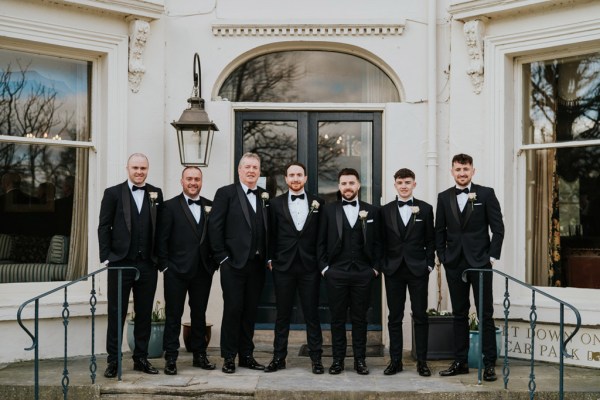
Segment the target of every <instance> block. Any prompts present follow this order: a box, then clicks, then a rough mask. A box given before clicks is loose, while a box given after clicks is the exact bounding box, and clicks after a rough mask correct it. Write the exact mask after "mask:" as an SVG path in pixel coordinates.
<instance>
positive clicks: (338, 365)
mask: <svg viewBox="0 0 600 400" xmlns="http://www.w3.org/2000/svg"><path fill="white" fill-rule="evenodd" d="M343 370H344V360H336V359H334V360H333V364H331V367H329V373H330V374H331V375H337V374H339V373H341V372H342V371H343Z"/></svg>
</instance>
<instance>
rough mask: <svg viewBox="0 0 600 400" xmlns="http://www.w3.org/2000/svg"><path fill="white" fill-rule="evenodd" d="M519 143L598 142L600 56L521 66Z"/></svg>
mask: <svg viewBox="0 0 600 400" xmlns="http://www.w3.org/2000/svg"><path fill="white" fill-rule="evenodd" d="M523 76H524V80H525V84H524V85H523V87H524V90H525V93H524V96H523V97H524V99H525V102H524V103H525V110H524V115H525V118H524V121H525V126H524V130H523V143H524V144H534V143H556V142H566V141H572V140H590V139H600V130H599V122H600V118H599V113H600V53H593V54H587V55H584V56H577V57H569V58H561V59H554V60H546V61H536V62H533V63H529V64H524V65H523Z"/></svg>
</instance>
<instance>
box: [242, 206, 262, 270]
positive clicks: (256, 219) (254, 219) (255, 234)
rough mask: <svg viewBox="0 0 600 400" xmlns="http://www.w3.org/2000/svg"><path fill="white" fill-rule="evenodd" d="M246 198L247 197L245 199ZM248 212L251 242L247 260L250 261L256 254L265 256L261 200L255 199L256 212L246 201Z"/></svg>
mask: <svg viewBox="0 0 600 400" xmlns="http://www.w3.org/2000/svg"><path fill="white" fill-rule="evenodd" d="M246 198H247V197H246ZM248 211H249V212H250V222H251V224H252V242H251V244H250V254H249V255H248V258H250V259H252V258H253V257H255V255H256V253H257V252H258V253H260V254H261V255H264V254H265V225H264V223H263V212H264V210H263V208H262V200H261V199H260V198H258V196H257V198H256V212H255V211H254V209H253V208H252V205H251V204H250V200H248Z"/></svg>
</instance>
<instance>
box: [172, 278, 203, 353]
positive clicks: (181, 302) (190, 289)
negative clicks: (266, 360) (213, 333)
mask: <svg viewBox="0 0 600 400" xmlns="http://www.w3.org/2000/svg"><path fill="white" fill-rule="evenodd" d="M211 284H212V275H211V274H209V273H208V272H206V270H205V269H204V268H202V267H200V268H199V270H198V272H197V273H196V275H195V276H194V277H193V278H189V277H186V276H183V275H181V274H178V273H176V272H175V271H172V270H171V269H167V270H166V271H165V273H164V289H165V302H166V305H165V313H166V317H167V320H166V322H165V334H164V336H163V348H164V350H165V359H166V360H177V356H178V355H179V346H180V343H179V333H180V332H181V316H182V315H183V309H184V307H185V298H186V296H188V295H189V299H188V304H189V306H190V320H191V334H190V346H191V351H192V352H193V353H194V355H197V354H202V353H206V346H207V344H206V307H207V305H208V297H209V295H210V287H211Z"/></svg>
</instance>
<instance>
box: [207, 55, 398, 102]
mask: <svg viewBox="0 0 600 400" xmlns="http://www.w3.org/2000/svg"><path fill="white" fill-rule="evenodd" d="M219 96H220V97H222V98H224V99H227V100H230V101H238V102H241V101H247V102H277V103H284V102H285V103H294V102H295V103H298V102H306V103H315V102H317V103H388V102H398V101H400V96H399V94H398V89H397V88H396V86H395V85H394V83H393V82H392V80H391V79H390V77H389V76H387V75H386V74H385V73H384V72H383V71H382V70H381V69H380V68H379V67H377V66H376V65H373V64H371V63H370V62H369V61H366V60H365V59H362V58H360V57H357V56H354V55H350V54H344V53H336V52H330V51H309V50H300V51H285V52H275V53H269V54H264V55H261V56H258V57H255V58H253V59H251V60H249V61H247V62H245V63H244V64H242V65H240V66H239V67H238V68H236V69H235V71H233V73H231V75H229V76H228V77H227V79H226V80H225V83H223V86H222V87H221V89H220V91H219Z"/></svg>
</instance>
